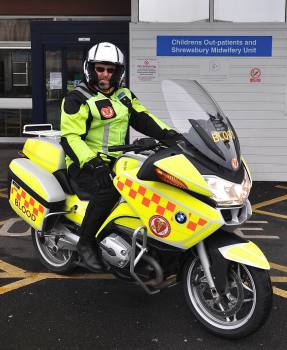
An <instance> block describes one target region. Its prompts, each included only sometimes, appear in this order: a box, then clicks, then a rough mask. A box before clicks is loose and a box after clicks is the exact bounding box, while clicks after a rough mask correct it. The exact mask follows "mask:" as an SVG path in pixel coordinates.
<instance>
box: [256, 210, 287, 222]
mask: <svg viewBox="0 0 287 350" xmlns="http://www.w3.org/2000/svg"><path fill="white" fill-rule="evenodd" d="M253 213H256V214H263V215H269V216H273V217H275V218H279V219H286V220H287V215H283V214H277V213H271V212H270V211H265V210H258V209H254V210H253Z"/></svg>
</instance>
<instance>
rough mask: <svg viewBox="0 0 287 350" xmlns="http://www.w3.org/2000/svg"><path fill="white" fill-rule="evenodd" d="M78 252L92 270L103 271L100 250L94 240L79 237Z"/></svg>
mask: <svg viewBox="0 0 287 350" xmlns="http://www.w3.org/2000/svg"><path fill="white" fill-rule="evenodd" d="M77 249H78V253H79V255H80V256H81V258H83V261H84V263H85V264H86V265H87V267H88V268H89V270H91V271H92V272H99V271H104V270H105V267H104V264H103V261H102V256H101V251H100V249H99V248H98V246H97V242H96V241H95V240H93V241H92V240H87V239H84V238H83V237H80V239H79V242H78V244H77Z"/></svg>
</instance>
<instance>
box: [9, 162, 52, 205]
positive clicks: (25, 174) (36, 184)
mask: <svg viewBox="0 0 287 350" xmlns="http://www.w3.org/2000/svg"><path fill="white" fill-rule="evenodd" d="M9 168H10V170H11V171H12V173H13V174H17V176H18V178H20V179H21V180H22V181H23V182H24V183H25V184H28V185H29V184H33V191H34V192H36V193H37V194H38V195H39V196H41V197H42V198H43V199H44V200H48V193H47V192H46V191H45V189H44V187H43V185H42V184H41V182H40V181H39V179H38V178H37V177H36V174H32V173H31V172H29V171H26V170H25V169H23V167H22V166H21V164H19V163H18V162H17V161H16V160H13V161H12V162H11V163H10V165H9Z"/></svg>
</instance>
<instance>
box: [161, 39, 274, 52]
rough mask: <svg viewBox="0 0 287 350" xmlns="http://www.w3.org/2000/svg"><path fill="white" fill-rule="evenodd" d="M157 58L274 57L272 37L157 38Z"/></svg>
mask: <svg viewBox="0 0 287 350" xmlns="http://www.w3.org/2000/svg"><path fill="white" fill-rule="evenodd" d="M157 56H234V57H242V56H247V57H250V56H265V57H266V56H272V36H165V35H159V36H157Z"/></svg>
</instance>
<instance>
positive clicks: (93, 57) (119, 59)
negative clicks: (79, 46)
mask: <svg viewBox="0 0 287 350" xmlns="http://www.w3.org/2000/svg"><path fill="white" fill-rule="evenodd" d="M95 63H106V64H114V65H115V66H116V69H115V71H114V73H113V75H112V77H111V80H110V84H111V86H114V87H116V88H118V87H119V86H120V85H121V83H122V81H123V77H124V72H125V62H124V55H123V53H122V51H121V50H120V49H119V48H118V47H117V46H115V45H114V44H111V43H107V42H103V43H99V44H97V45H94V46H93V47H91V48H90V49H89V51H88V54H87V58H86V60H85V62H84V67H83V68H84V75H85V79H86V82H87V83H88V84H89V85H97V84H98V76H97V74H96V72H95Z"/></svg>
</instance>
